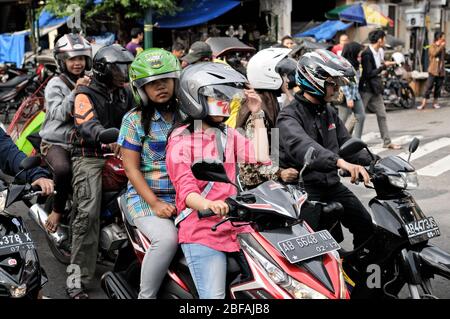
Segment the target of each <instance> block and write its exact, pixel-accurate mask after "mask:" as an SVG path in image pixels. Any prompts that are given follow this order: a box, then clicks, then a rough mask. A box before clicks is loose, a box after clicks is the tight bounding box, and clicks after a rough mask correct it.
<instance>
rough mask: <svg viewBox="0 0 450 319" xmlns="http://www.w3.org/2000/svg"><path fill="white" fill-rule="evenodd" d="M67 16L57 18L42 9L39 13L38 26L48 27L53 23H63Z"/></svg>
mask: <svg viewBox="0 0 450 319" xmlns="http://www.w3.org/2000/svg"><path fill="white" fill-rule="evenodd" d="M68 18H69V17H63V18H57V17H55V16H54V15H53V14H51V13H50V12H48V11H46V10H42V12H41V14H40V15H39V28H40V29H42V28H48V27H52V26H54V25H58V24H62V23H65V22H66V21H67V19H68Z"/></svg>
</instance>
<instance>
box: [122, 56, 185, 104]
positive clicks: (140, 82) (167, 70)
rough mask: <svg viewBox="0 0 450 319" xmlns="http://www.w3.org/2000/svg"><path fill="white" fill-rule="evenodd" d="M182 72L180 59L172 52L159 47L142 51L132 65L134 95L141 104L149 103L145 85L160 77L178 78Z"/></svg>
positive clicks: (131, 75) (131, 81)
mask: <svg viewBox="0 0 450 319" xmlns="http://www.w3.org/2000/svg"><path fill="white" fill-rule="evenodd" d="M180 73H181V66H180V61H178V59H177V57H176V56H174V55H173V54H172V53H170V52H168V51H166V50H164V49H158V48H150V49H147V50H145V51H143V52H141V53H140V54H139V55H138V56H137V57H136V59H135V60H134V61H133V63H131V66H130V72H129V75H130V84H131V90H132V91H133V96H134V99H135V101H136V103H138V104H139V105H147V103H148V97H147V94H146V93H145V91H144V89H143V87H144V85H146V84H147V83H150V82H152V81H156V80H159V79H165V78H172V79H178V78H179V77H180Z"/></svg>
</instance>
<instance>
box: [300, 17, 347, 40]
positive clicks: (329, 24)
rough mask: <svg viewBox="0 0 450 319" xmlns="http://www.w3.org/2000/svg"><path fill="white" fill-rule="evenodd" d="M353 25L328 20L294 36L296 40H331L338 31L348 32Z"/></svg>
mask: <svg viewBox="0 0 450 319" xmlns="http://www.w3.org/2000/svg"><path fill="white" fill-rule="evenodd" d="M351 25H352V23H344V22H342V21H336V20H327V21H325V22H324V23H322V24H320V25H318V26H316V27H314V28H311V29H309V30H306V31H304V32H301V33H297V34H296V35H294V37H295V38H302V37H314V38H315V39H316V40H317V41H322V40H331V39H332V38H333V37H334V36H335V35H336V33H337V32H338V31H343V30H347V29H348V28H350V26H351Z"/></svg>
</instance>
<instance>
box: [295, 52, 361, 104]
mask: <svg viewBox="0 0 450 319" xmlns="http://www.w3.org/2000/svg"><path fill="white" fill-rule="evenodd" d="M354 77H355V69H354V68H353V66H352V65H351V64H350V62H348V61H347V60H346V59H344V58H343V57H341V56H339V55H337V54H334V53H333V52H331V51H328V50H324V49H318V50H315V51H313V52H308V53H305V54H304V55H303V56H302V57H301V58H300V59H299V61H298V63H297V72H296V81H297V84H298V85H299V86H300V87H301V88H302V90H303V91H305V92H308V93H309V94H312V95H314V96H316V97H319V98H322V97H324V96H325V95H326V89H325V82H326V81H334V82H335V83H336V84H338V85H347V84H348V83H349V82H350V81H354Z"/></svg>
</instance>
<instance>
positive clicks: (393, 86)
mask: <svg viewBox="0 0 450 319" xmlns="http://www.w3.org/2000/svg"><path fill="white" fill-rule="evenodd" d="M386 71H387V72H386V76H384V77H383V78H382V79H383V85H384V91H383V100H384V104H385V105H386V107H394V108H400V109H410V108H413V107H415V105H416V96H415V94H414V91H413V89H412V88H411V87H410V86H409V84H408V81H406V80H405V79H403V77H402V74H403V72H402V69H401V67H395V68H394V67H389V68H388V69H387V70H386Z"/></svg>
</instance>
